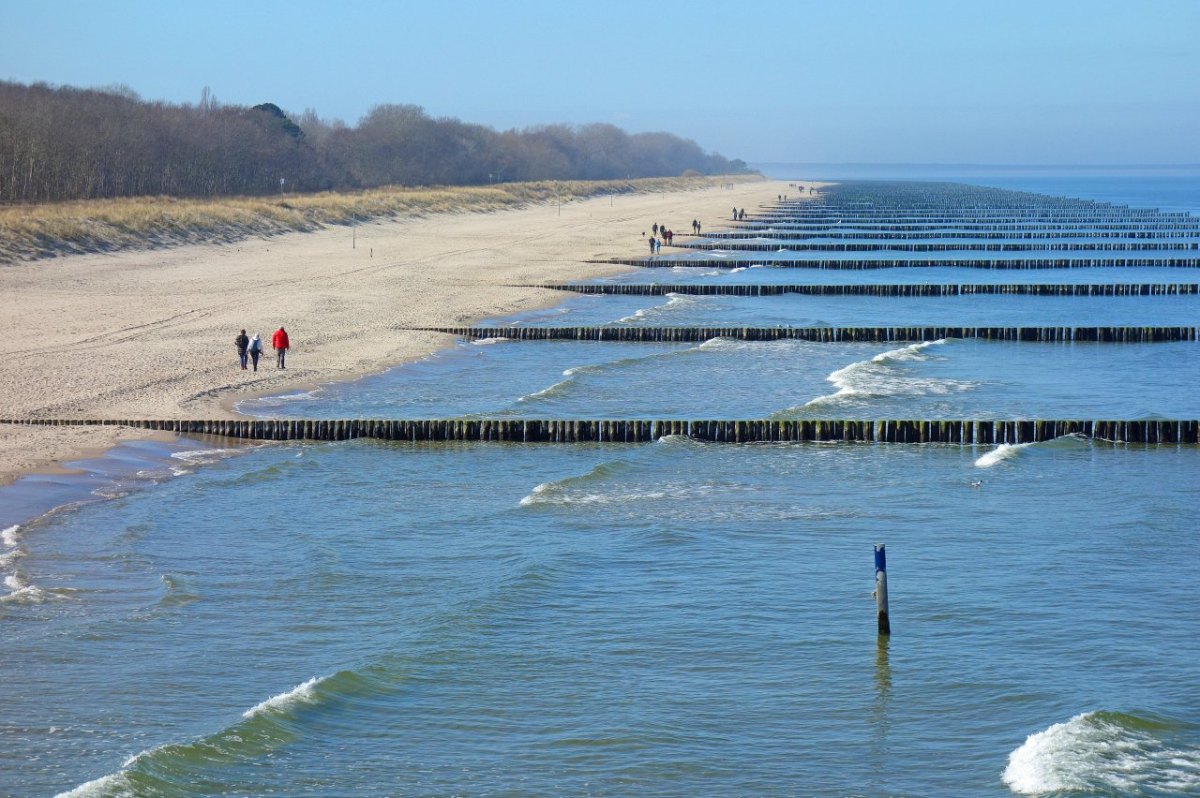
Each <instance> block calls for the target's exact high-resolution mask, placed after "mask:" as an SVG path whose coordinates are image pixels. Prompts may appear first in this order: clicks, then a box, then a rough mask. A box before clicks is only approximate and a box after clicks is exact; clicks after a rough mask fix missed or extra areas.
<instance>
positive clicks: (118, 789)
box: [54, 771, 134, 798]
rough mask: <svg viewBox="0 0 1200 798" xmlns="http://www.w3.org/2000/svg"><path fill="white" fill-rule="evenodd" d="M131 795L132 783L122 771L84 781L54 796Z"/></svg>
mask: <svg viewBox="0 0 1200 798" xmlns="http://www.w3.org/2000/svg"><path fill="white" fill-rule="evenodd" d="M133 795H134V792H133V785H131V784H130V783H129V779H128V778H126V776H125V773H124V772H123V771H122V772H120V773H110V774H108V775H107V776H101V777H100V778H98V779H92V780H91V781H88V782H84V783H83V784H80V785H79V786H78V787H75V788H74V789H71V790H67V791H66V792H60V793H58V794H57V795H55V796H54V798H132V797H133Z"/></svg>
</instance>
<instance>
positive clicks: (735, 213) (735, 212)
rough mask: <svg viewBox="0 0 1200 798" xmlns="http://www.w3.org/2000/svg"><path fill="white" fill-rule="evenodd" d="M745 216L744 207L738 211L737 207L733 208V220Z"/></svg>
mask: <svg viewBox="0 0 1200 798" xmlns="http://www.w3.org/2000/svg"><path fill="white" fill-rule="evenodd" d="M745 218H746V209H745V208H742V209H741V210H740V211H739V210H738V209H737V208H734V209H733V220H734V221H735V222H736V221H738V220H739V219H745Z"/></svg>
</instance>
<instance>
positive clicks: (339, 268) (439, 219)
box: [0, 181, 795, 484]
mask: <svg viewBox="0 0 1200 798" xmlns="http://www.w3.org/2000/svg"><path fill="white" fill-rule="evenodd" d="M789 191H790V192H792V193H795V189H794V188H791V189H789V187H788V184H787V183H779V182H768V181H763V182H752V183H736V184H733V185H732V186H730V187H719V188H708V189H702V190H697V191H687V192H676V193H667V194H661V195H660V194H652V195H626V196H617V197H614V198H609V197H601V198H595V199H590V200H582V201H576V202H572V203H566V204H563V205H562V206H561V209H560V208H559V207H558V206H556V205H554V204H551V205H540V206H535V207H529V208H523V209H519V210H508V211H496V212H491V213H477V214H471V213H440V214H436V215H431V216H427V217H424V218H408V219H401V220H395V221H390V220H389V221H382V222H378V223H370V224H365V225H360V226H358V227H357V229H356V230H354V231H352V230H351V229H350V228H347V227H338V228H330V229H325V230H321V231H318V232H314V233H294V234H288V235H283V236H278V237H275V238H270V239H263V240H252V241H245V242H241V243H239V244H225V245H192V246H184V247H179V248H175V249H168V250H157V251H153V250H152V251H142V252H124V253H119V254H113V255H76V256H70V257H65V258H59V259H54V260H43V261H36V262H33V263H24V264H19V265H14V266H6V267H3V268H0V296H3V297H4V305H3V307H4V311H3V313H2V314H0V339H2V340H3V343H2V344H0V347H2V354H0V418H31V417H32V418H49V417H52V418H118V419H120V418H217V417H227V416H232V415H235V413H234V412H233V410H232V406H233V403H234V401H236V400H238V399H241V398H245V397H248V396H253V395H261V394H263V393H283V392H287V391H290V390H294V389H297V388H302V387H308V386H312V385H314V384H320V383H328V382H333V381H338V380H347V379H353V378H355V377H359V376H362V375H364V374H368V373H372V372H378V371H381V370H383V369H385V368H387V367H389V366H392V365H395V364H397V363H402V362H406V361H410V360H414V359H416V358H420V357H422V356H424V355H427V354H429V353H430V352H433V351H435V350H437V349H439V348H441V347H444V346H447V345H449V344H450V343H451V340H450V339H449V338H448V336H443V335H436V334H431V333H418V332H409V331H404V330H402V329H400V328H402V327H406V326H420V325H462V324H470V323H472V322H475V321H478V320H481V319H484V318H489V317H496V316H501V315H507V314H512V313H517V312H521V311H527V310H530V309H533V308H536V307H539V306H548V305H552V304H555V303H557V302H560V301H562V300H563V299H564V295H563V294H561V293H560V292H557V291H549V290H540V289H527V288H513V287H509V286H511V285H514V284H521V283H540V282H548V281H557V280H570V279H579V278H587V277H594V276H600V275H604V274H612V273H616V272H619V271H622V270H624V267H613V266H607V265H603V264H588V263H584V262H583V261H585V260H587V259H591V258H610V257H628V256H641V255H643V254H645V253H646V250H647V246H646V242H645V238H643V237H642V233H643V232H645V234H646V236H647V237H648V236H649V235H650V227H651V225H652V224H653V223H655V222H659V223H662V224H665V225H667V226H668V227H670V228H672V229H674V230H679V231H687V232H690V230H691V227H690V225H691V221H692V219H694V218H695V219H699V220H700V221H701V222H702V223H703V225H704V228H705V229H714V228H717V227H719V226H720V225H721V222H722V220H726V219H728V218H729V213H730V209H731V208H732V207H734V206H737V207H739V208H740V207H746V208H747V209H753V208H755V207H757V206H758V204H759V203H761V202H767V201H772V200H774V199H775V197H776V195H777V194H781V193H787V192H789ZM352 239H353V241H354V246H353V247H352V246H351V243H352ZM281 324H282V325H284V326H285V327H286V328H287V330H288V332H289V334H290V336H291V342H292V349H291V351H290V352H289V353H288V368H287V370H286V371H277V370H276V369H275V365H274V358H273V353H272V352H271V351H270V348H269V347H270V339H271V333H272V332H273V331H274V330H275V329H276V328H277V327H279V326H280V325H281ZM243 327H244V328H246V330H247V331H248V333H249V334H251V335H253V334H254V333H256V332H257V333H259V334H260V335H261V337H262V338H263V341H264V345H265V346H266V347H267V351H266V353H265V354H264V358H263V362H262V363H261V364H260V367H259V369H260V370H259V371H258V372H257V373H255V372H253V371H241V370H240V369H239V367H238V365H237V356H236V351H235V349H234V345H233V339H234V337H235V336H236V335H237V334H238V331H239V330H240V329H242V328H243ZM131 437H148V434H147V433H145V432H139V431H135V430H128V429H119V428H112V427H107V428H103V427H95V428H91V427H84V428H62V427H60V428H54V427H18V426H13V425H0V484H2V483H3V482H6V481H11V480H12V479H13V478H14V477H15V476H17V475H19V474H20V473H22V472H25V471H30V470H35V469H45V468H47V467H51V466H52V465H53V464H55V463H60V462H62V461H64V460H69V459H72V458H75V457H78V456H80V455H81V454H83V453H86V452H88V451H90V450H96V449H103V448H106V447H110V446H112V445H114V444H115V443H117V442H118V441H120V440H122V439H126V438H131Z"/></svg>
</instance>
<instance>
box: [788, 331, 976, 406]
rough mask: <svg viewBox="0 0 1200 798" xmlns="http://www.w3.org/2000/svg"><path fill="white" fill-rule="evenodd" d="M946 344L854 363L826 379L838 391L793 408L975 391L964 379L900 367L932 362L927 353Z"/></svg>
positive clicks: (924, 344) (904, 349) (925, 344)
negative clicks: (920, 374)
mask: <svg viewBox="0 0 1200 798" xmlns="http://www.w3.org/2000/svg"><path fill="white" fill-rule="evenodd" d="M945 343H946V339H945V338H939V339H938V340H936V341H923V342H921V343H917V344H909V345H908V346H902V347H900V348H899V349H890V350H888V351H886V352H880V353H879V354H878V355H875V356H874V357H872V358H870V359H868V360H860V361H858V362H856V363H851V364H850V365H849V366H846V367H844V368H840V369H838V370H837V371H835V372H833V373H832V374H830V375H829V376H828V377H826V378H825V379H826V381H827V382H831V383H833V385H834V387H836V388H837V390H836V391H835V392H833V393H831V394H826V395H824V396H818V397H817V398H815V399H811V400H809V401H808V402H806V403H804V404H803V405H801V406H800V407H799V408H792V409H801V410H805V409H809V408H813V407H819V406H821V405H827V404H838V403H842V402H845V401H848V400H850V401H853V400H860V399H873V398H883V397H890V396H938V395H945V394H950V393H957V392H959V391H967V390H970V389H971V388H974V387H975V385H974V383H971V382H966V381H962V380H951V379H941V378H936V377H912V376H908V375H906V374H905V372H904V370H903V369H902V368H900V367H898V366H899V364H904V363H910V362H919V361H923V360H928V358H929V355H928V354H927V353H926V351H925V350H927V349H928V348H930V347H933V346H941V345H943V344H945Z"/></svg>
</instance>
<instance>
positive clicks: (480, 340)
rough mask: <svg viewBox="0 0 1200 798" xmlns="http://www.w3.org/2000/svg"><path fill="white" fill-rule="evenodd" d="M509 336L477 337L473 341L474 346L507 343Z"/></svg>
mask: <svg viewBox="0 0 1200 798" xmlns="http://www.w3.org/2000/svg"><path fill="white" fill-rule="evenodd" d="M508 340H509V339H508V338H476V339H475V340H473V341H471V345H472V346H491V345H492V344H503V343H506V342H507V341H508Z"/></svg>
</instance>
